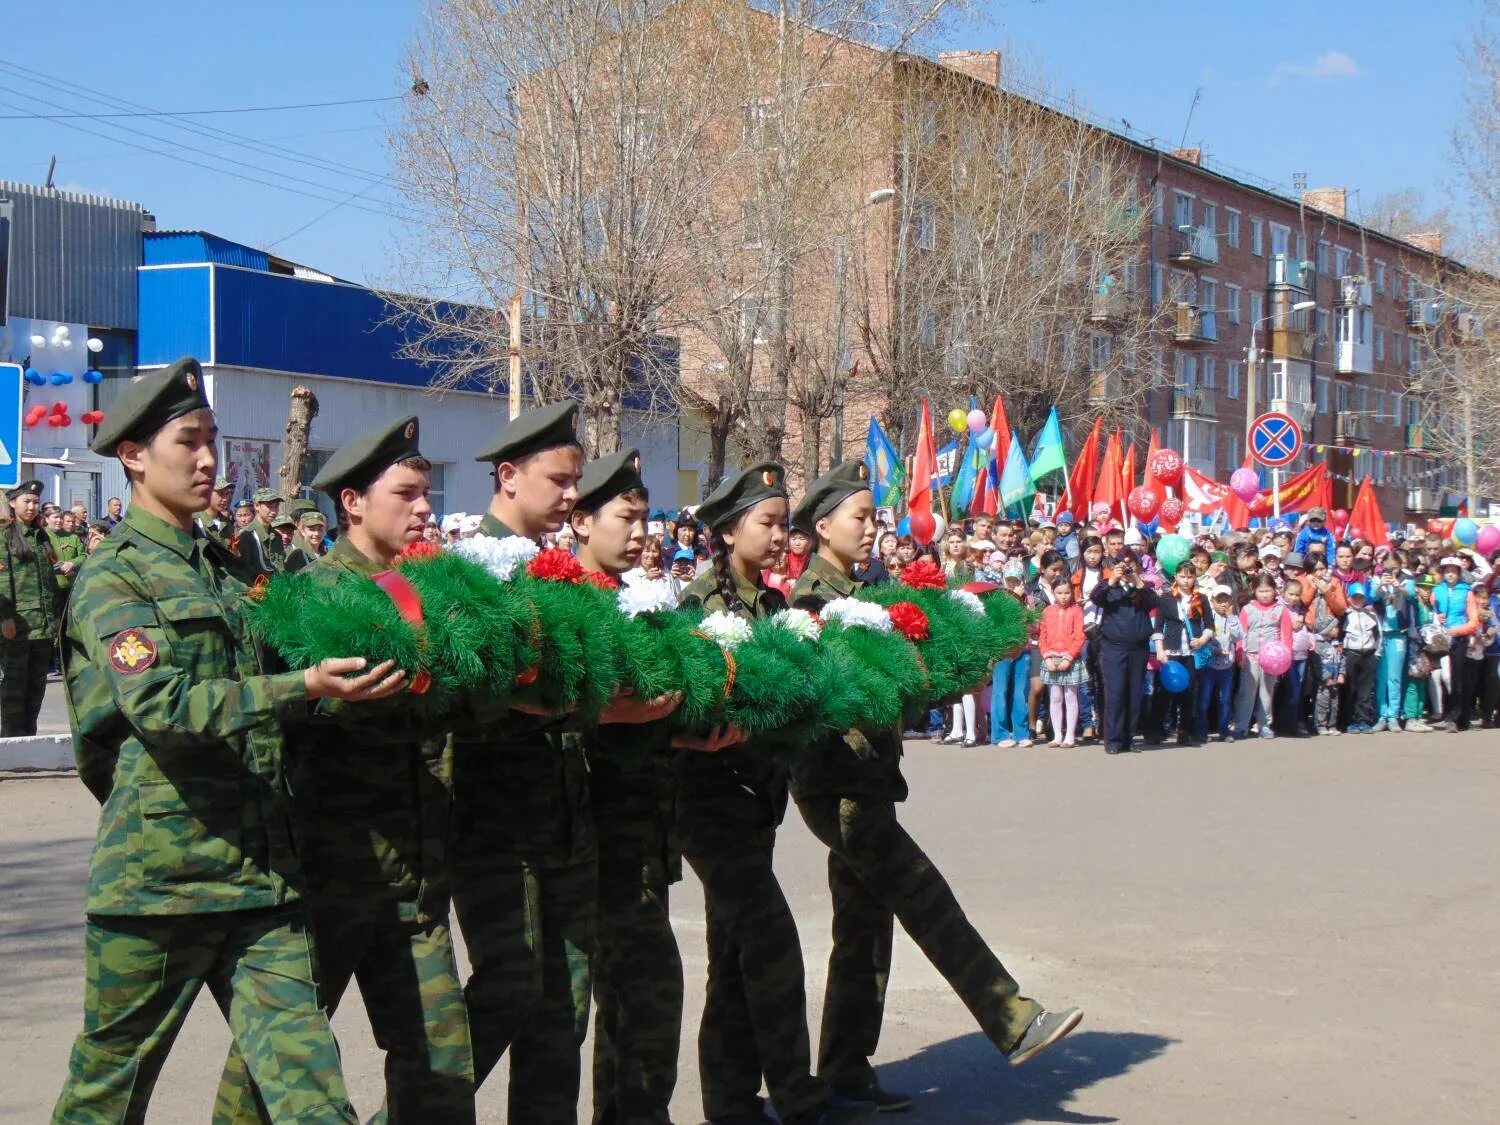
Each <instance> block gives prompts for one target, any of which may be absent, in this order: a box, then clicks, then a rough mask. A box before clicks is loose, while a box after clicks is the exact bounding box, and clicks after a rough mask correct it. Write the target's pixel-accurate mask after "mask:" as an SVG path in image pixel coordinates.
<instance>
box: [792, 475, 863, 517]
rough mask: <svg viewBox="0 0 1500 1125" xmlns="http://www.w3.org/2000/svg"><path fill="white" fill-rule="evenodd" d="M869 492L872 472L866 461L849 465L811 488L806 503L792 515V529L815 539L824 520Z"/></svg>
mask: <svg viewBox="0 0 1500 1125" xmlns="http://www.w3.org/2000/svg"><path fill="white" fill-rule="evenodd" d="M868 491H870V470H869V468H868V467H867V466H866V465H865V463H864V462H863V461H845V462H844V463H843V464H842V465H839V466H837V467H836V468H832V469H829V470H828V472H826V473H824V474H823V475H822V476H820V477H819V478H818V479H817V480H815V481H813V482H812V484H810V485H808V486H807V492H806V494H805V495H803V497H802V503H800V504H798V505H797V508H796V510H795V511H794V512H792V526H793V527H794V528H796V529H797V530H798V531H802V532H806V533H807V534H808V535H813V534H815V531H814V528H815V527H816V526H817V523H818V521H819V520H820V519H822V518H823V517H824V516H826V515H827V514H828V513H829V512H831V511H833V510H834V509H835V508H837V507H838V506H839V505H840V504H842V503H843V502H844V501H845V500H847V499H849V497H851V496H853V495H854V494H855V493H856V492H868Z"/></svg>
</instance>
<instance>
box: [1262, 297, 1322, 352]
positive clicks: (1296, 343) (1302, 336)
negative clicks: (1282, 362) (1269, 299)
mask: <svg viewBox="0 0 1500 1125" xmlns="http://www.w3.org/2000/svg"><path fill="white" fill-rule="evenodd" d="M1275 304H1284V302H1283V301H1281V300H1280V299H1279V298H1278V299H1277V300H1276V301H1275ZM1312 325H1313V322H1312V310H1311V309H1292V308H1285V307H1283V308H1273V311H1272V315H1271V323H1270V326H1269V327H1270V330H1271V336H1270V340H1271V354H1272V355H1274V356H1283V357H1285V358H1287V359H1300V360H1307V359H1311V358H1312V350H1313V343H1314V341H1315V339H1316V334H1315V333H1314V332H1313V327H1312Z"/></svg>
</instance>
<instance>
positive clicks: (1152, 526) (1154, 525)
mask: <svg viewBox="0 0 1500 1125" xmlns="http://www.w3.org/2000/svg"><path fill="white" fill-rule="evenodd" d="M1136 526H1137V527H1139V528H1140V529H1141V534H1142V535H1144V536H1145V537H1146V538H1147V539H1150V538H1151V536H1153V535H1155V534H1156V533H1157V531H1158V530H1160V528H1161V517H1160V516H1157V517H1156V519H1154V520H1152V521H1151V522H1150V523H1141V522H1140V521H1139V520H1137V521H1136Z"/></svg>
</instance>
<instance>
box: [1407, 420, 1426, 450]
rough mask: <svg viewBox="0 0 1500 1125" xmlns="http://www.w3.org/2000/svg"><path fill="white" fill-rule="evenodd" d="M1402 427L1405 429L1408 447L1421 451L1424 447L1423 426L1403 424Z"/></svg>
mask: <svg viewBox="0 0 1500 1125" xmlns="http://www.w3.org/2000/svg"><path fill="white" fill-rule="evenodd" d="M1402 429H1403V430H1404V431H1405V437H1406V448H1407V449H1408V450H1412V451H1417V452H1420V451H1421V450H1422V449H1423V448H1424V446H1423V444H1422V427H1421V426H1403V427H1402Z"/></svg>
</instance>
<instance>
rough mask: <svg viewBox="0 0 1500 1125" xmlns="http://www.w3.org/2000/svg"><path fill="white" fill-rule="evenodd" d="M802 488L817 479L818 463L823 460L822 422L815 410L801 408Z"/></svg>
mask: <svg viewBox="0 0 1500 1125" xmlns="http://www.w3.org/2000/svg"><path fill="white" fill-rule="evenodd" d="M801 414H802V487H803V488H806V487H807V486H808V485H810V484H811V483H812V482H813V481H815V480H817V479H818V470H819V463H820V462H821V461H822V459H823V428H822V423H823V420H822V419H821V418H819V417H818V412H817V410H816V409H814V408H811V407H803V409H802V411H801Z"/></svg>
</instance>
